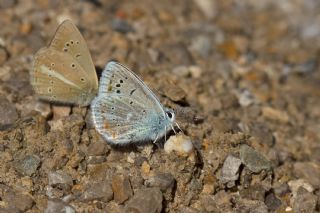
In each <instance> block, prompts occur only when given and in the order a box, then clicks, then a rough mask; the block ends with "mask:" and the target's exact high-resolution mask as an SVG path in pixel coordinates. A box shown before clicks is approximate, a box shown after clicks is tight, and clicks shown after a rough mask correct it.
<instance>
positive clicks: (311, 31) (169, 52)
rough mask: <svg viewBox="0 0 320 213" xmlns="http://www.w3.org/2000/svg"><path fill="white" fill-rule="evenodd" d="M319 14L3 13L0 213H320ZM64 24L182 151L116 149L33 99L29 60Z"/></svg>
mask: <svg viewBox="0 0 320 213" xmlns="http://www.w3.org/2000/svg"><path fill="white" fill-rule="evenodd" d="M319 10H320V2H319V1H317V0H307V1H301V0H292V1H277V0H265V1H253V0H247V1H236V0H226V1H218V0H212V1H211V0H186V1H183V0H175V1H172V0H171V1H170V0H163V1H152V0H140V1H137V0H126V1H116V0H101V1H99V0H94V1H89V0H87V1H86V0H82V1H75V0H68V1H54V0H52V1H50V0H33V1H32V0H30V1H29V0H28V1H22V0H1V1H0V17H1V18H0V213H2V212H29V213H31V212H47V213H49V212H50V213H53V212H119V213H120V212H139V213H149V212H186V213H196V212H224V213H227V212H243V213H245V212H252V213H253V212H258V213H264V212H279V213H293V212H294V213H298V212H319V210H320V122H319V119H320V107H319V106H320V67H319V53H320V25H319V20H320V14H319ZM64 19H72V20H73V21H74V23H75V24H76V25H77V26H78V28H79V29H80V31H81V33H82V34H83V36H84V38H85V40H86V41H87V44H88V47H89V49H90V52H91V54H92V59H93V62H94V64H95V66H96V70H97V73H98V75H99V76H100V75H101V71H102V70H103V68H104V66H105V64H106V63H107V62H108V61H109V60H111V59H116V60H118V61H120V62H121V63H123V64H126V65H127V66H128V67H130V68H131V69H132V70H133V71H134V72H135V73H137V74H138V75H139V76H141V78H142V79H143V80H144V81H145V82H146V84H147V85H148V86H150V88H151V89H152V90H153V91H154V92H155V93H156V94H157V95H158V97H159V98H160V100H161V102H162V103H163V104H164V105H165V106H168V107H172V108H173V109H175V111H176V113H177V122H178V123H179V125H180V127H181V129H182V130H183V132H184V135H186V136H184V135H183V136H181V133H180V134H179V136H178V137H176V138H175V140H176V141H175V142H174V133H170V134H171V136H172V137H171V142H172V143H176V144H175V145H176V146H178V147H175V148H176V150H177V151H172V152H170V151H168V148H166V146H165V145H164V140H162V142H159V143H157V144H152V143H148V144H144V145H130V146H126V147H112V146H110V145H109V144H107V143H106V142H105V141H104V140H103V139H102V138H101V137H100V135H99V134H98V133H97V132H96V130H95V129H94V127H93V125H92V122H91V118H90V113H89V112H90V108H89V107H88V108H79V107H76V106H75V107H70V106H57V105H53V104H48V103H43V102H40V101H38V100H37V99H36V97H35V95H34V93H33V90H32V87H31V85H30V83H29V70H30V69H31V66H32V60H33V55H34V54H35V52H36V51H37V50H38V49H39V48H41V47H44V46H46V45H48V43H49V42H50V40H51V38H52V36H53V35H54V32H55V29H56V28H57V26H58V25H59V23H61V21H63V20H64ZM180 136H181V137H180ZM168 137H169V136H168ZM190 142H191V143H190ZM181 144H189V145H190V144H191V145H192V146H191V151H190V150H188V151H184V150H180V151H179V148H181ZM175 148H173V150H175Z"/></svg>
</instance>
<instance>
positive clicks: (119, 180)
mask: <svg viewBox="0 0 320 213" xmlns="http://www.w3.org/2000/svg"><path fill="white" fill-rule="evenodd" d="M112 191H113V194H114V200H115V201H116V202H117V203H119V204H121V203H123V202H124V201H126V200H128V199H129V198H130V197H131V196H132V195H133V191H132V188H131V184H130V180H129V178H128V177H125V176H124V175H115V176H114V177H113V178H112Z"/></svg>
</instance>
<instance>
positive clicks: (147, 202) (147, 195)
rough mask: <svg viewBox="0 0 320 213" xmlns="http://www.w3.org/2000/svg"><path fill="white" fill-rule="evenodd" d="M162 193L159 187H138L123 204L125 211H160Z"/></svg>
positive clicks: (141, 212) (152, 212) (143, 212)
mask: <svg viewBox="0 0 320 213" xmlns="http://www.w3.org/2000/svg"><path fill="white" fill-rule="evenodd" d="M162 199H163V198H162V193H161V191H160V189H159V188H147V189H139V190H138V191H137V192H136V193H135V194H134V196H133V197H132V198H131V199H130V200H129V201H128V203H127V205H126V206H125V212H136V213H160V212H161V210H162Z"/></svg>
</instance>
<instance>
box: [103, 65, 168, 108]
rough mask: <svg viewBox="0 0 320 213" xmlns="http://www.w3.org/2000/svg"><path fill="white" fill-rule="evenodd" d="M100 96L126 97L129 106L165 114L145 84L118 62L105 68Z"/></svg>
mask: <svg viewBox="0 0 320 213" xmlns="http://www.w3.org/2000/svg"><path fill="white" fill-rule="evenodd" d="M99 94H105V95H106V96H110V95H112V96H113V97H119V98H122V97H124V98H126V99H127V100H126V101H127V102H128V103H127V104H135V105H142V106H143V107H144V109H145V110H154V111H157V112H158V113H164V111H163V107H162V105H161V104H160V101H159V100H158V99H157V97H156V96H155V95H154V93H153V92H152V91H151V90H150V89H149V88H148V87H147V86H146V85H145V84H144V82H143V81H142V80H141V79H140V78H139V77H138V76H137V75H135V74H134V73H133V72H132V71H130V70H129V68H127V67H125V66H123V65H122V64H119V63H117V62H113V61H112V62H109V63H108V64H107V66H106V67H105V69H104V71H103V73H102V77H101V80H100V88H99ZM129 99H130V100H131V101H133V103H131V102H130V101H129Z"/></svg>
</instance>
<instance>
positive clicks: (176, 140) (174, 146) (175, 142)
mask: <svg viewBox="0 0 320 213" xmlns="http://www.w3.org/2000/svg"><path fill="white" fill-rule="evenodd" d="M164 151H165V152H166V153H171V152H173V151H175V152H176V153H177V154H178V155H183V156H186V155H189V154H190V153H192V151H193V144H192V141H191V138H190V137H188V136H186V135H183V134H179V135H173V136H171V137H170V138H169V139H168V140H167V142H166V143H165V144H164Z"/></svg>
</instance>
